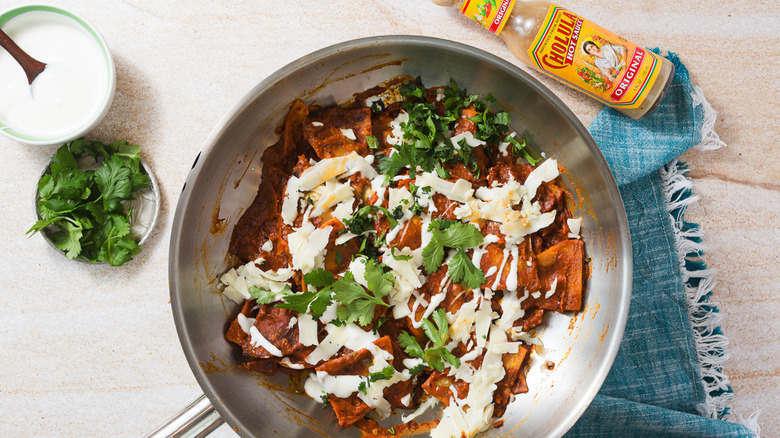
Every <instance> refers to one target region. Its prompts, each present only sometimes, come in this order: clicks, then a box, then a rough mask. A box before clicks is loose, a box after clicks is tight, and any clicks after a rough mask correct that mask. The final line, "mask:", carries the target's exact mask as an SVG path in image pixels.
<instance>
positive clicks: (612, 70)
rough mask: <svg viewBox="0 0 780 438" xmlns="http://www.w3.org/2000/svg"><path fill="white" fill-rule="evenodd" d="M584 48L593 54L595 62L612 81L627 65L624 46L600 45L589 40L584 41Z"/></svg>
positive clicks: (586, 51)
mask: <svg viewBox="0 0 780 438" xmlns="http://www.w3.org/2000/svg"><path fill="white" fill-rule="evenodd" d="M582 50H583V51H584V52H585V53H587V54H589V55H592V56H593V59H594V62H593V63H594V64H595V65H596V67H598V69H599V70H601V74H603V75H604V76H605V77H607V78H608V79H609V80H610V81H614V80H615V79H617V75H618V73H619V72H620V70H621V69H623V67H625V57H626V48H625V47H623V46H617V45H614V44H611V43H605V44H603V45H602V46H601V47H599V46H598V45H597V44H596V43H594V42H593V41H590V40H587V41H585V42H584V43H582Z"/></svg>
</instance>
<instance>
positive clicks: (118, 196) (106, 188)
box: [95, 156, 132, 212]
mask: <svg viewBox="0 0 780 438" xmlns="http://www.w3.org/2000/svg"><path fill="white" fill-rule="evenodd" d="M95 184H97V186H98V189H100V193H101V196H102V198H103V207H104V208H105V209H106V211H111V212H115V211H121V210H122V204H121V202H122V201H124V200H128V199H132V195H131V193H132V192H131V188H132V183H131V182H130V169H128V168H127V167H124V166H122V162H121V160H120V159H119V158H117V157H114V156H112V157H111V159H109V160H106V161H103V163H102V164H101V165H100V167H98V168H97V170H96V171H95Z"/></svg>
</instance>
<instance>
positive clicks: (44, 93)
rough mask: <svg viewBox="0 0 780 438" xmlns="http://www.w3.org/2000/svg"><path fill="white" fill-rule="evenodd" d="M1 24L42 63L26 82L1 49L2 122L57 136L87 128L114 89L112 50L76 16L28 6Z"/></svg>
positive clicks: (34, 134)
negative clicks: (100, 43) (74, 18)
mask: <svg viewBox="0 0 780 438" xmlns="http://www.w3.org/2000/svg"><path fill="white" fill-rule="evenodd" d="M3 30H4V31H5V32H6V33H7V34H8V35H9V36H10V37H11V38H12V39H13V40H14V41H15V42H16V44H18V45H19V47H21V48H22V49H23V50H24V51H26V52H27V53H28V54H30V56H32V57H33V58H35V59H37V60H39V61H41V62H44V63H46V64H47V65H46V69H45V70H44V71H43V72H42V73H41V74H40V75H38V77H37V78H36V79H35V81H33V84H32V86H30V85H29V84H28V83H27V77H26V76H25V74H24V71H23V70H22V68H21V67H20V66H19V64H17V62H16V61H15V60H14V59H13V58H12V57H11V55H10V54H8V52H6V51H5V50H2V49H0V123H2V125H5V126H6V127H7V128H10V129H13V130H14V131H15V132H17V133H19V134H21V135H28V136H32V137H43V138H56V137H60V136H65V135H68V134H72V133H74V132H77V131H80V130H82V129H85V128H88V127H89V125H90V124H91V123H92V122H94V121H95V118H96V117H98V116H99V115H101V114H100V113H101V110H102V107H103V105H104V102H105V101H106V98H107V96H108V95H110V94H111V93H112V92H113V88H111V89H109V87H110V86H111V87H112V86H113V80H112V79H111V77H110V74H111V73H112V72H110V70H111V60H110V55H108V54H107V50H106V53H105V54H104V51H103V48H101V46H100V45H98V42H97V40H96V39H95V38H94V37H93V36H92V35H90V34H89V33H88V31H87V30H86V29H85V28H84V27H82V26H81V25H80V24H79V23H78V22H76V21H75V20H73V19H71V18H70V17H67V16H64V15H60V14H56V13H53V12H44V11H30V12H26V13H23V14H20V15H18V16H16V17H14V18H12V19H10V20H9V21H8V22H7V23H5V24H4V25H3Z"/></svg>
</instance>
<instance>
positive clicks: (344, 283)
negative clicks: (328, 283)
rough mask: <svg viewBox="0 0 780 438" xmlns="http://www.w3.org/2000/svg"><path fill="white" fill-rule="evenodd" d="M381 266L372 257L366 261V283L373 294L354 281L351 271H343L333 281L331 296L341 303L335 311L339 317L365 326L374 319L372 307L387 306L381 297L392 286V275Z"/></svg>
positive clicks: (387, 292)
mask: <svg viewBox="0 0 780 438" xmlns="http://www.w3.org/2000/svg"><path fill="white" fill-rule="evenodd" d="M383 266H384V265H382V264H381V263H374V260H372V259H368V260H367V261H366V274H365V276H366V283H367V285H368V290H369V291H371V292H372V293H373V294H370V293H368V292H367V291H366V289H365V288H364V287H363V286H361V285H360V284H359V283H358V282H357V281H355V277H354V275H353V274H352V273H351V272H347V273H345V274H344V276H343V277H341V278H339V279H338V280H336V281H335V283H333V292H334V294H333V296H334V298H335V299H336V300H337V301H339V302H340V303H341V304H343V307H339V309H338V311H337V314H338V317H339V319H342V320H344V321H345V322H347V323H357V324H359V325H362V326H367V325H369V324H371V321H373V320H374V309H375V308H376V306H377V305H383V306H385V307H389V304H387V303H385V302H384V300H383V297H385V296H386V295H387V294H389V293H390V290H391V289H392V287H393V276H392V274H390V273H385V272H384V269H383Z"/></svg>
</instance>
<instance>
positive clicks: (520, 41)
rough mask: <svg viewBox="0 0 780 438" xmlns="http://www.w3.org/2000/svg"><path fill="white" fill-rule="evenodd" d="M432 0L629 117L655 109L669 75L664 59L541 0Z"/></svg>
mask: <svg viewBox="0 0 780 438" xmlns="http://www.w3.org/2000/svg"><path fill="white" fill-rule="evenodd" d="M433 2H434V3H436V4H438V5H440V6H453V7H455V8H457V9H458V10H459V11H460V13H462V14H463V15H465V16H467V17H469V18H471V19H472V20H474V21H476V22H478V23H479V24H481V25H482V27H484V28H485V29H487V30H489V31H491V32H493V33H495V34H496V35H498V36H499V37H501V38H502V39H503V40H504V42H506V44H507V46H508V47H509V50H510V51H511V52H512V54H514V55H515V57H517V59H519V60H520V61H522V62H524V63H525V64H527V65H529V66H531V67H533V68H534V69H536V70H539V71H541V72H543V73H546V74H548V75H550V76H552V77H554V78H555V79H557V80H559V81H561V82H563V83H565V84H567V85H569V86H571V87H573V88H575V89H577V90H580V91H582V92H584V93H585V94H587V95H589V96H591V97H593V98H594V99H596V100H599V101H601V102H603V103H604V104H606V105H609V106H611V107H613V108H615V109H616V110H618V111H620V112H622V113H623V114H625V115H627V116H629V117H632V118H634V119H639V118H641V117H643V116H645V115H647V114H649V113H650V112H652V111H653V109H655V107H656V106H657V105H658V103H659V102H660V101H661V98H662V97H663V95H664V93H665V92H666V90H667V89H668V88H669V85H670V84H671V82H672V79H673V78H674V64H672V62H671V61H669V60H668V59H666V58H664V57H662V56H659V55H657V54H656V53H653V52H651V51H650V50H647V49H645V48H643V47H640V46H638V45H636V44H634V43H632V42H631V41H629V40H627V39H625V38H623V37H621V36H618V35H616V34H614V33H613V32H610V31H609V30H607V29H604V28H603V27H601V26H599V25H597V24H595V23H593V22H592V21H589V20H587V19H585V18H583V17H582V16H580V15H578V14H576V13H574V12H572V11H570V10H568V9H566V8H563V7H561V6H557V5H554V4H552V3H549V2H546V1H516V0H433Z"/></svg>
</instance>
